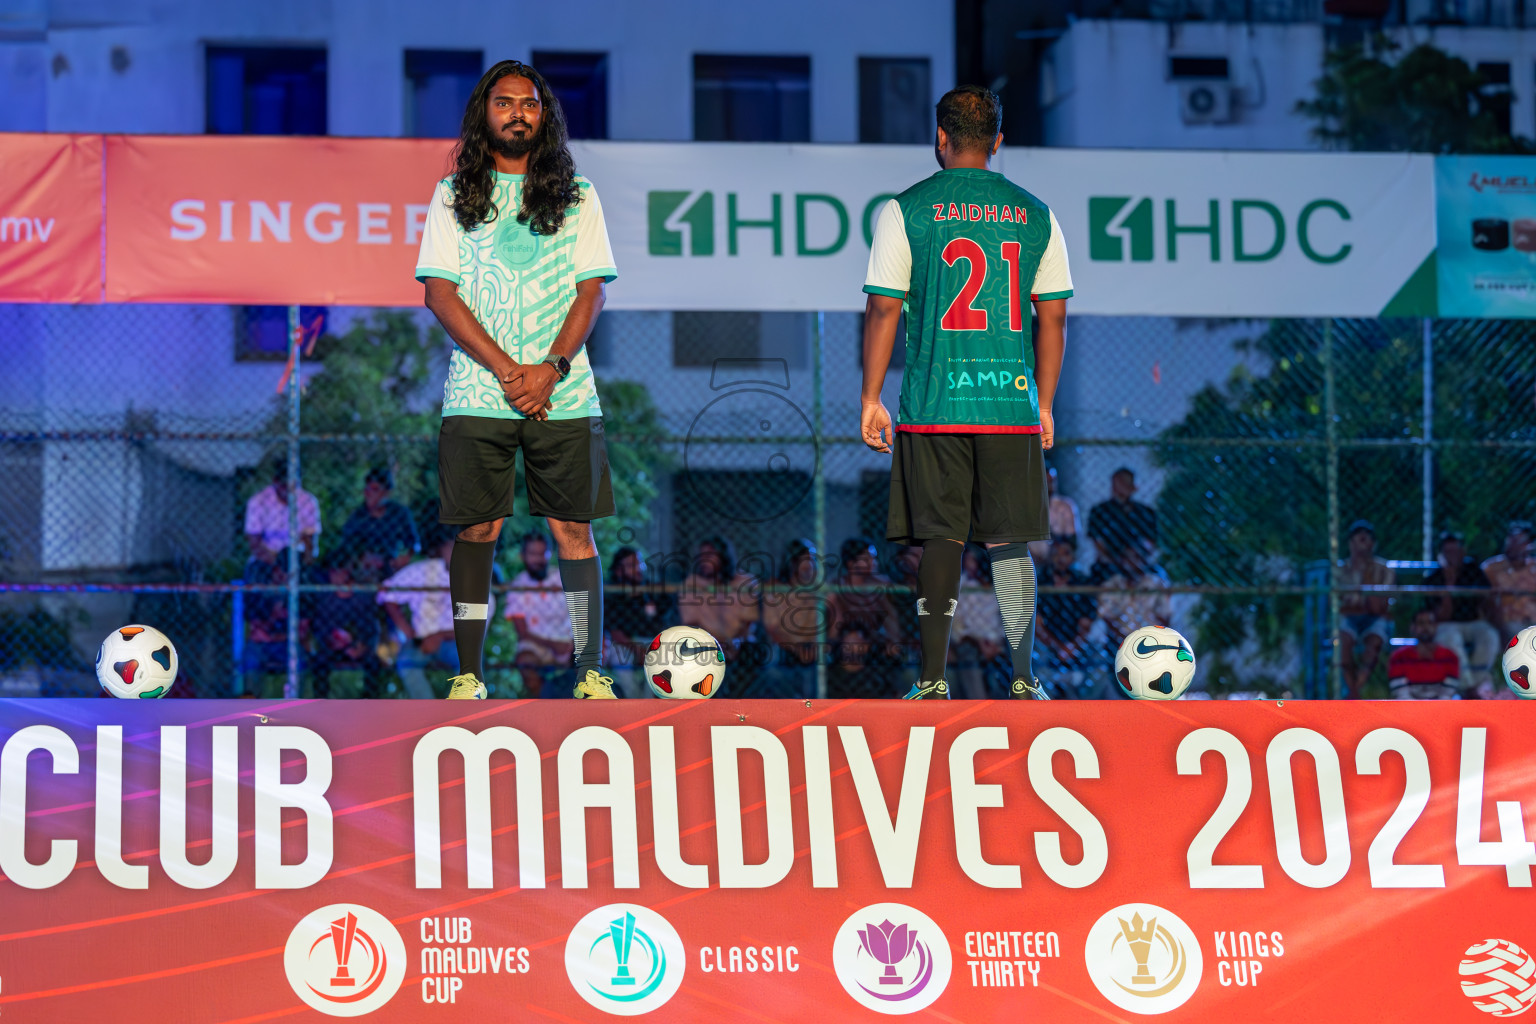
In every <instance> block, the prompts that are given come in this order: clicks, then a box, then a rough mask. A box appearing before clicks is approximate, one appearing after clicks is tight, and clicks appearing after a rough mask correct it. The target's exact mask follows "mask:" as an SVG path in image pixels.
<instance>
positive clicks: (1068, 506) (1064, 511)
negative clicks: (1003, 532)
mask: <svg viewBox="0 0 1536 1024" xmlns="http://www.w3.org/2000/svg"><path fill="white" fill-rule="evenodd" d="M1045 486H1046V490H1047V491H1048V492H1049V494H1050V496H1051V500H1050V505H1049V515H1050V527H1051V539H1050V540H1036V541H1030V544H1029V552H1030V554H1032V555H1034V556H1035V561H1036V562H1037V563H1043V562H1045V561H1047V560H1048V559H1049V558H1050V556H1051V542H1052V541H1058V540H1063V539H1068V538H1070V539H1071V541H1072V549H1073V550H1074V551H1076V550H1077V538H1078V535H1079V534H1080V533H1082V517H1081V516H1080V515H1079V514H1078V511H1077V502H1075V501H1073V500H1072V499H1071V498H1069V497H1067V496H1066V495H1065V494H1060V493H1058V492H1057V489H1056V488H1057V483H1056V467H1055V466H1048V467H1046V470H1045Z"/></svg>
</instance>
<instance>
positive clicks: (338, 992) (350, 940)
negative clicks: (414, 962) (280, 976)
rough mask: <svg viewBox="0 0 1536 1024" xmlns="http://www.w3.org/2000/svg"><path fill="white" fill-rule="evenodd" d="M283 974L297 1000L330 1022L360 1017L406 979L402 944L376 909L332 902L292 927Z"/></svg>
mask: <svg viewBox="0 0 1536 1024" xmlns="http://www.w3.org/2000/svg"><path fill="white" fill-rule="evenodd" d="M283 970H284V972H285V973H286V974H287V975H288V984H290V985H292V986H293V990H294V992H296V993H298V996H299V998H300V999H302V1000H304V1002H305V1003H307V1004H309V1006H310V1007H312V1008H313V1009H316V1010H319V1011H320V1012H321V1013H323V1014H326V1015H327V1016H330V1017H361V1016H362V1015H363V1014H365V1013H372V1012H373V1011H374V1010H377V1009H378V1008H379V1007H381V1006H383V1005H384V1004H385V1003H387V1002H389V1001H390V999H391V998H393V996H394V994H395V993H396V992H398V991H399V990H400V983H401V982H403V981H404V980H405V940H404V939H402V938H401V937H400V933H399V932H398V931H396V930H395V926H394V925H392V924H390V922H389V919H388V918H386V917H385V916H384V915H383V914H381V913H379V912H378V911H377V910H370V909H369V908H367V907H361V906H358V905H357V904H355V903H333V904H331V905H330V906H328V907H321V908H320V909H319V910H316V911H314V912H313V913H311V914H309V915H308V916H306V917H305V918H304V919H303V920H302V921H300V922H299V923H298V924H297V925H295V926H294V929H293V931H292V932H291V933H290V934H289V936H288V944H287V946H285V947H284V949H283Z"/></svg>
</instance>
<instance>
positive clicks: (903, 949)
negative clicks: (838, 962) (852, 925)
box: [858, 920, 917, 985]
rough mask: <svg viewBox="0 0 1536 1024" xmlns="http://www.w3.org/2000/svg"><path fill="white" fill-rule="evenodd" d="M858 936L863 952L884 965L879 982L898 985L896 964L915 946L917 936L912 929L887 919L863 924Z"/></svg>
mask: <svg viewBox="0 0 1536 1024" xmlns="http://www.w3.org/2000/svg"><path fill="white" fill-rule="evenodd" d="M858 936H859V942H860V943H862V944H863V946H864V952H866V953H868V954H869V955H870V956H871V957H873V958H874V959H875V960H876V961H877V962H878V963H882V964H884V965H885V972H884V973H883V974H881V975H880V984H882V985H900V984H901V983H902V979H901V975H899V974H897V973H896V965H897V964H899V963H901V962H902V961H903V960H905V959H906V958H907V957H908V956H910V955H911V954H912V950H913V949H914V948H915V947H916V946H917V936H916V935H915V934H914V933H913V932H912V930H911V929H910V928H908V927H907V926H906V925H904V924H899V925H898V924H891V922H890V921H888V920H887V921H883V922H881V923H880V924H878V925H865V926H864V927H863V929H861V930H860V931H859V933H858Z"/></svg>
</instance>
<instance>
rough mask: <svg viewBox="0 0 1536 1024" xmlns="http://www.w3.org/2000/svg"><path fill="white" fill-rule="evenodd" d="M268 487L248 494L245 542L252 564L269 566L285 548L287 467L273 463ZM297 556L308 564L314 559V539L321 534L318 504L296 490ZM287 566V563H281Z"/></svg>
mask: <svg viewBox="0 0 1536 1024" xmlns="http://www.w3.org/2000/svg"><path fill="white" fill-rule="evenodd" d="M271 480H272V482H271V484H269V485H268V486H266V487H263V488H262V489H261V490H259V491H257V492H256V493H255V494H253V495H251V500H250V501H247V502H246V503H245V539H246V541H247V542H248V543H249V544H250V546H251V558H252V560H253V561H257V562H265V563H267V564H268V565H271V564H272V563H273V562H274V561H275V560H276V558H277V553H278V552H279V551H282V550H283V549H284V548H286V547H287V546H288V466H287V464H286V463H283V462H274V463H273V464H272V477H271ZM298 510H299V553H300V555H301V556H302V557H303V559H304V560H305V561H306V562H308V561H309V560H310V559H312V558H314V556H315V540H316V538H317V537H319V535H320V503H319V502H318V501H316V500H315V496H314V495H313V494H310V493H309V492H308V491H306V490H304V489H303V488H302V487H301V488H299V494H298ZM283 564H284V566H285V567H286V565H287V563H286V562H284V563H283Z"/></svg>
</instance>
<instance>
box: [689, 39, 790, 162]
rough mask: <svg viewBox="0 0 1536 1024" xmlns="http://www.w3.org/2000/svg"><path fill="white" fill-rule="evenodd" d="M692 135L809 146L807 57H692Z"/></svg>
mask: <svg viewBox="0 0 1536 1024" xmlns="http://www.w3.org/2000/svg"><path fill="white" fill-rule="evenodd" d="M693 137H694V138H695V139H697V140H698V141H700V142H810V141H811V58H809V57H759V56H723V55H718V54H704V53H698V54H694V57H693Z"/></svg>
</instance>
